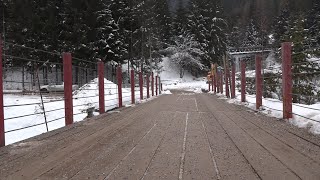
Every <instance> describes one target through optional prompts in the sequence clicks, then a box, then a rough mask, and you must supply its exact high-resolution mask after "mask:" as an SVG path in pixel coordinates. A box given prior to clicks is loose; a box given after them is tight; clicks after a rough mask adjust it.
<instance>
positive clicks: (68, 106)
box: [63, 53, 73, 126]
mask: <svg viewBox="0 0 320 180" xmlns="http://www.w3.org/2000/svg"><path fill="white" fill-rule="evenodd" d="M63 82H64V98H65V100H64V107H65V124H66V126H67V125H70V124H73V101H72V56H71V54H70V53H63Z"/></svg>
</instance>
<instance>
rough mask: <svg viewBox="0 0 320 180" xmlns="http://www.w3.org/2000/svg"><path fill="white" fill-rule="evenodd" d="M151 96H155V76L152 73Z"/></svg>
mask: <svg viewBox="0 0 320 180" xmlns="http://www.w3.org/2000/svg"><path fill="white" fill-rule="evenodd" d="M151 95H152V96H154V74H153V72H152V73H151Z"/></svg>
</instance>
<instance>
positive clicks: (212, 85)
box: [211, 75, 215, 91]
mask: <svg viewBox="0 0 320 180" xmlns="http://www.w3.org/2000/svg"><path fill="white" fill-rule="evenodd" d="M213 79H214V75H211V89H212V91H215V89H214V84H213V83H214V80H213Z"/></svg>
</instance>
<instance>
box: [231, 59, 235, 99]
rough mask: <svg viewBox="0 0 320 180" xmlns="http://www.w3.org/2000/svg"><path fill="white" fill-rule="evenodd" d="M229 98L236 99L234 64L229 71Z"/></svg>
mask: <svg viewBox="0 0 320 180" xmlns="http://www.w3.org/2000/svg"><path fill="white" fill-rule="evenodd" d="M231 98H232V99H235V98H236V65H235V63H233V64H232V70H231Z"/></svg>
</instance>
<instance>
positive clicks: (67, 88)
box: [0, 37, 162, 147]
mask: <svg viewBox="0 0 320 180" xmlns="http://www.w3.org/2000/svg"><path fill="white" fill-rule="evenodd" d="M2 55H3V54H2V40H1V37H0V77H3V61H2ZM62 57H63V75H64V76H63V80H64V99H65V100H64V103H65V125H66V126H67V125H71V124H73V97H72V84H73V82H72V56H71V53H63V56H62ZM104 69H105V68H104V63H103V62H98V79H99V81H98V82H99V113H100V114H103V113H105V91H104V90H105V89H104V88H105V86H104V85H105V82H104V77H105V76H104V74H105V72H104ZM134 80H135V74H134V70H131V97H132V99H131V103H132V104H135V81H134ZM146 80H147V82H146V85H147V87H146V88H147V98H150V75H149V74H148V75H147V76H146ZM160 82H161V81H160V77H159V76H155V77H154V73H151V96H154V95H156V96H158V94H160V93H161V91H162V84H161V83H160ZM117 84H118V99H119V102H118V103H119V104H118V107H119V108H121V107H123V102H122V70H121V67H120V66H118V68H117ZM139 87H140V100H143V98H144V97H143V74H142V72H139ZM154 88H155V91H154ZM154 93H155V94H154ZM3 146H5V127H4V103H3V78H0V147H3Z"/></svg>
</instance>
